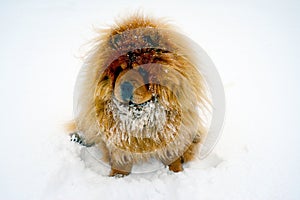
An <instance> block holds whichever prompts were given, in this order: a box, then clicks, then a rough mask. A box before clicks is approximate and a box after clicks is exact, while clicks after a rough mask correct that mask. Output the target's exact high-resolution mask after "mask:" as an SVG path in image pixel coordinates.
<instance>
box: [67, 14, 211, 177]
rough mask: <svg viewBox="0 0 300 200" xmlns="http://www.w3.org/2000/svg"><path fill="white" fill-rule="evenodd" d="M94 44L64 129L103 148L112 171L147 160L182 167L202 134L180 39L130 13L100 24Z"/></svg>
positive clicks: (188, 59)
mask: <svg viewBox="0 0 300 200" xmlns="http://www.w3.org/2000/svg"><path fill="white" fill-rule="evenodd" d="M94 44H95V45H94V48H93V49H92V51H91V52H90V54H89V57H88V58H87V60H86V64H85V66H83V68H82V70H81V72H80V75H79V78H78V79H79V84H78V85H77V86H76V89H78V90H79V91H77V92H76V91H75V92H76V93H78V95H77V102H78V103H77V104H76V105H75V106H76V109H77V111H76V114H75V119H74V123H72V124H71V125H70V129H72V131H80V132H82V133H83V134H84V136H85V140H86V142H87V143H94V144H96V145H97V146H98V147H99V148H101V149H102V152H103V155H104V157H103V160H104V161H106V162H108V163H109V164H110V165H111V174H110V175H112V176H113V175H116V174H128V173H130V171H131V168H132V165H133V164H135V163H138V162H144V161H147V160H148V159H149V158H156V159H159V160H161V161H162V162H163V163H164V164H165V165H168V166H169V169H170V170H172V171H175V172H177V171H182V170H183V168H182V163H183V162H188V161H190V160H192V159H193V158H194V157H195V154H196V153H197V149H198V148H197V147H198V146H199V144H201V143H202V142H203V140H204V138H205V135H206V133H207V130H206V128H205V125H204V122H203V119H202V117H201V116H200V115H199V110H200V111H201V110H202V111H203V110H204V109H206V106H207V105H208V100H207V99H208V98H207V91H206V86H205V82H204V79H203V77H202V76H201V74H200V73H199V71H198V70H197V67H196V65H197V63H195V61H194V58H193V56H192V55H193V53H191V51H190V49H189V46H188V44H186V41H185V40H184V39H183V37H182V36H181V34H179V33H178V31H177V30H175V28H174V27H172V26H171V25H170V24H169V23H167V22H165V20H163V19H153V18H148V17H145V16H142V15H140V14H137V15H133V16H130V17H128V18H127V19H125V20H123V21H121V22H117V23H116V25H113V26H112V27H110V28H108V29H105V30H101V34H100V36H99V37H98V38H97V39H96V40H95V41H94ZM126 84H127V85H129V86H128V87H127V86H126ZM125 90H128V91H127V93H126V91H125ZM129 90H130V91H129ZM124 91H125V92H124ZM202 113H203V112H202ZM141 115H142V116H141Z"/></svg>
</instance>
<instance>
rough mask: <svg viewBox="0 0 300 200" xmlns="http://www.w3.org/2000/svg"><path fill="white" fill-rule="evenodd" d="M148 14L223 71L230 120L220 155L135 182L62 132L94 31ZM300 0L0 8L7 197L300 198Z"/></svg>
mask: <svg viewBox="0 0 300 200" xmlns="http://www.w3.org/2000/svg"><path fill="white" fill-rule="evenodd" d="M136 8H143V10H144V11H145V12H146V13H152V14H153V15H154V16H161V17H164V16H167V17H170V18H171V19H173V20H174V23H176V24H177V25H178V26H180V27H181V28H182V29H183V30H184V32H185V33H186V34H187V35H188V36H189V37H191V38H192V39H193V40H195V41H196V42H197V43H199V44H200V45H201V46H202V47H203V48H204V49H205V50H206V52H207V53H208V54H209V55H210V56H211V58H212V60H213V61H214V62H215V65H216V66H217V68H218V70H219V73H220V75H221V77H222V79H223V82H224V85H225V92H226V97H227V99H226V100H227V108H226V110H227V114H226V122H225V126H224V130H223V135H222V137H221V139H220V141H219V143H218V145H217V146H216V148H215V150H214V151H213V152H212V154H211V155H210V156H209V157H207V158H206V159H204V160H201V161H199V160H197V161H195V162H193V163H189V164H187V165H186V166H185V171H184V172H182V173H178V174H174V173H171V172H169V171H168V170H167V169H165V168H163V169H160V170H159V171H156V172H151V173H146V174H139V173H136V174H132V175H130V176H128V177H125V178H119V179H118V178H110V177H107V176H105V175H104V174H106V173H107V172H108V169H107V168H105V167H104V166H99V167H98V166H97V165H95V164H94V165H93V164H92V165H91V163H88V162H84V161H83V160H82V159H81V158H82V156H83V153H84V151H83V150H82V149H81V147H80V146H78V145H76V144H74V143H71V142H69V137H68V136H67V135H65V134H64V131H63V128H62V127H63V124H64V123H65V122H67V121H68V120H69V119H71V118H72V96H73V85H74V84H75V79H76V75H77V73H78V71H79V69H80V67H81V64H82V60H81V57H82V55H83V54H84V53H85V52H86V49H87V47H86V46H84V44H85V43H86V42H88V41H89V40H90V39H92V38H93V36H94V35H95V34H94V32H93V31H94V29H95V28H97V27H101V26H102V25H105V24H110V23H112V22H113V20H114V18H116V16H119V14H120V13H121V14H126V13H128V12H129V11H132V10H135V9H136ZM299 11H300V3H299V1H296V0H295V1H293V0H287V1H270V0H269V1H268V0H262V1H231V0H230V1H217V2H216V1H194V2H193V1H191V2H186V1H182V2H180V3H177V2H175V1H170V0H167V1H163V2H159V1H137V0H134V1H128V2H125V1H122V2H121V1H102V2H101V1H99V0H98V1H96V0H91V1H79V0H54V1H34V0H28V1H7V2H4V1H1V3H0V25H1V32H0V35H1V37H0V45H1V46H0V55H1V59H0V63H1V65H0V91H1V98H0V112H1V114H0V123H1V124H0V125H1V126H0V136H1V137H0V138H1V147H0V148H1V151H0V159H1V167H0V198H1V199H7V200H8V199H18V200H19V199H30V200H32V199H51V200H56V199H63V200H67V199H74V200H76V199H92V200H93V199H121V198H122V199H222V200H224V199H230V200H232V199H241V200H247V199H251V200H252V199H254V200H258V199H262V200H266V199H270V200H274V199H278V200H282V199H285V200H292V199H295V200H296V199H300V191H299V183H300V173H299V169H300V156H299V152H300V151H299V150H300V149H299V143H300V136H299V132H300V129H299V118H300V116H299V113H300V108H299V102H300V98H299V97H300V95H299V80H298V77H297V76H298V75H299V72H300V70H299V66H300V62H299V52H300V48H299V47H300V41H299V35H300V26H299V23H300V20H299V19H300V14H299Z"/></svg>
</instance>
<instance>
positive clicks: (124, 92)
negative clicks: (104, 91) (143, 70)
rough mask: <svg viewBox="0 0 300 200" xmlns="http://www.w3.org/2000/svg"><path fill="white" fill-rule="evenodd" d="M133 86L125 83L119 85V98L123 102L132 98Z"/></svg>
mask: <svg viewBox="0 0 300 200" xmlns="http://www.w3.org/2000/svg"><path fill="white" fill-rule="evenodd" d="M132 93H133V86H132V84H131V83H130V82H127V81H125V82H124V83H122V84H121V97H122V100H123V101H126V102H129V101H130V99H131V98H132Z"/></svg>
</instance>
